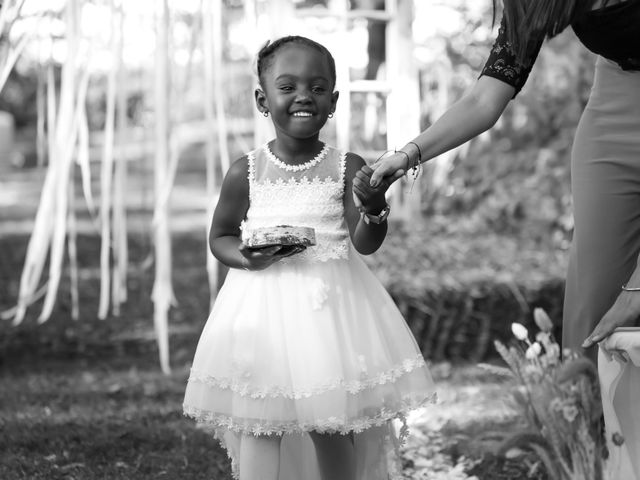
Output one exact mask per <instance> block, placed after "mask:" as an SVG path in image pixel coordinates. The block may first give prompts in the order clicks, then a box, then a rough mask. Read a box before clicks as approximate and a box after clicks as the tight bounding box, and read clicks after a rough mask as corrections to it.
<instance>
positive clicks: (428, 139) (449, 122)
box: [371, 75, 516, 186]
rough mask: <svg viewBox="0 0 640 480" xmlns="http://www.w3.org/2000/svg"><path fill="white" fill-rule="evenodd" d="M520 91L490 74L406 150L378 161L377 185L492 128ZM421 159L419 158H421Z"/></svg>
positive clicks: (374, 181) (403, 149)
mask: <svg viewBox="0 0 640 480" xmlns="http://www.w3.org/2000/svg"><path fill="white" fill-rule="evenodd" d="M515 92H516V89H515V88H514V87H512V86H511V85H509V84H507V83H505V82H503V81H501V80H498V79H496V78H493V77H489V76H486V75H483V76H481V77H480V78H479V79H478V80H477V81H476V83H475V84H474V86H473V87H472V88H471V90H470V91H469V92H468V93H467V94H465V95H464V96H463V97H462V98H461V99H460V100H458V101H457V102H456V103H454V104H453V105H452V106H451V107H449V109H448V110H447V111H446V112H445V113H444V114H442V116H441V117H440V118H439V119H438V120H436V122H435V123H434V124H433V125H431V126H430V127H429V128H427V129H426V130H425V131H424V132H422V133H421V134H420V135H418V136H417V137H416V138H414V139H413V143H415V144H417V147H416V145H413V144H412V142H408V143H407V144H406V145H405V146H404V147H403V148H402V151H403V152H405V153H406V154H407V155H408V156H409V159H408V161H407V155H405V154H404V153H395V154H394V155H389V156H388V157H385V158H383V159H382V160H380V161H379V162H377V163H376V164H375V165H374V166H373V169H374V170H375V171H374V173H373V176H372V178H371V182H372V185H374V186H375V185H377V184H378V183H379V182H380V181H381V179H382V178H384V177H390V178H391V179H392V181H393V180H397V179H398V178H400V177H402V176H403V175H404V174H405V173H406V171H407V169H409V168H412V167H413V166H414V165H417V162H420V163H422V162H426V161H427V160H429V159H431V158H433V157H437V156H438V155H440V154H442V153H444V152H447V151H449V150H451V149H452V148H455V147H457V146H459V145H462V144H463V143H465V142H467V141H468V140H471V139H472V138H473V137H475V136H477V135H479V134H481V133H482V132H484V131H486V130H488V129H489V128H491V127H492V126H493V125H495V123H496V122H497V121H498V119H499V118H500V116H501V115H502V112H504V110H505V108H506V107H507V105H508V104H509V100H511V98H512V97H513V95H514V93H515ZM420 154H421V156H420V157H419V155H420Z"/></svg>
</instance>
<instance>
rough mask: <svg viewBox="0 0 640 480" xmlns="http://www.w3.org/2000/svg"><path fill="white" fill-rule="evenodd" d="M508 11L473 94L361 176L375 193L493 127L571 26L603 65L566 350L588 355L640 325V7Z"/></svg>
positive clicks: (567, 4) (563, 0) (579, 1)
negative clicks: (550, 40)
mask: <svg viewBox="0 0 640 480" xmlns="http://www.w3.org/2000/svg"><path fill="white" fill-rule="evenodd" d="M503 3H504V15H503V19H502V22H501V26H500V30H499V34H498V38H497V40H496V42H495V44H494V46H493V48H492V50H491V54H490V56H489V59H488V61H487V63H486V65H485V67H484V69H483V71H482V74H481V76H480V78H479V79H478V81H477V82H476V84H475V85H474V86H473V88H472V89H471V90H470V91H469V92H468V93H467V94H466V95H465V96H464V97H463V98H461V99H460V100H459V101H458V102H457V103H455V104H454V105H452V106H451V107H450V108H449V110H448V111H447V112H445V113H444V114H443V115H442V116H441V117H440V118H439V119H438V120H437V121H436V122H435V123H434V124H433V125H432V126H431V127H430V128H429V129H427V130H425V131H424V132H422V133H421V134H420V135H419V136H418V137H416V138H415V139H413V141H411V142H409V143H407V145H406V146H405V147H404V148H403V149H402V151H400V152H398V153H396V154H394V155H391V156H389V157H387V158H385V159H383V160H382V161H380V162H379V163H377V164H376V165H375V166H374V170H375V171H374V172H373V173H372V174H371V172H370V171H363V172H362V173H363V174H364V175H371V183H372V185H376V184H377V183H378V182H380V180H381V179H382V178H383V177H385V176H393V178H394V179H397V178H400V176H402V175H403V174H404V173H405V172H406V171H407V170H408V169H409V168H411V167H414V166H416V165H417V164H418V162H424V161H426V160H428V159H430V158H433V157H435V156H437V155H439V154H441V153H443V152H446V151H447V150H450V149H451V148H454V147H456V146H458V145H460V144H462V143H464V142H466V141H467V140H469V139H471V138H473V137H475V136H476V135H478V134H480V133H481V132H483V131H485V130H487V129H489V128H490V127H492V126H493V125H494V124H495V122H496V121H497V120H498V118H499V117H500V115H501V114H502V112H503V111H504V109H505V108H506V106H507V104H508V102H509V100H510V99H511V98H514V97H515V96H516V95H517V94H518V92H519V91H520V89H521V88H522V86H523V85H524V83H525V82H526V79H527V76H528V74H529V72H530V70H531V67H532V66H533V63H534V62H535V59H536V56H537V54H538V52H539V49H540V47H541V45H542V42H543V40H544V38H545V37H551V36H554V35H555V34H557V33H559V32H561V31H562V30H564V29H565V28H567V27H568V26H571V27H572V28H573V29H574V31H575V33H576V34H577V36H578V37H579V38H580V40H581V41H582V43H584V44H585V46H587V48H589V49H590V50H592V51H593V52H595V53H597V54H598V55H599V57H598V60H597V62H596V74H595V79H594V84H593V88H592V92H591V95H590V99H589V102H588V104H587V106H586V108H585V111H584V112H583V115H582V118H581V120H580V123H579V126H578V128H577V131H576V136H575V141H574V146H573V150H572V167H571V168H572V191H573V197H574V217H575V231H574V239H573V245H572V250H571V255H570V261H569V269H568V274H567V286H566V292H565V303H564V319H563V345H564V347H568V348H573V349H576V348H579V347H580V346H582V347H585V348H586V347H590V346H591V345H593V344H594V343H595V342H598V341H600V340H602V339H603V338H604V337H606V336H607V335H609V334H610V333H611V332H612V331H613V329H614V328H616V327H617V326H621V325H630V324H632V323H633V322H634V321H635V320H636V319H637V318H638V317H639V316H640V292H635V291H630V290H629V289H631V288H634V287H640V268H639V267H638V253H639V252H640V208H638V207H640V0H591V1H586V0H526V1H525V0H504V2H503ZM494 7H495V5H494ZM623 285H624V286H623ZM621 286H623V287H622V290H621ZM594 327H595V329H594ZM589 332H591V334H589ZM592 353H593V352H592Z"/></svg>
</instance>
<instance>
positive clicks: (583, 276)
mask: <svg viewBox="0 0 640 480" xmlns="http://www.w3.org/2000/svg"><path fill="white" fill-rule="evenodd" d="M571 187H572V193H573V209H574V218H575V229H574V234H573V244H572V247H571V253H570V258H569V268H568V273H567V283H566V291H565V302H564V320H563V347H565V348H572V349H576V350H577V349H579V348H580V345H581V344H582V342H583V341H584V339H585V338H586V337H587V335H589V333H591V331H592V330H593V328H594V327H595V325H596V324H597V323H598V322H599V321H600V319H601V318H602V316H603V315H604V314H605V313H606V311H607V310H608V309H609V308H610V307H611V306H612V305H613V302H614V300H615V299H616V297H617V296H618V294H619V293H620V287H621V285H622V284H624V283H625V282H626V281H627V280H628V279H629V276H630V275H631V273H632V271H633V270H634V268H635V266H636V260H637V258H638V253H639V252H640V72H635V71H634V72H630V71H624V70H622V69H620V67H618V65H617V64H615V63H614V62H611V61H609V60H606V59H604V58H602V57H599V58H598V60H597V62H596V71H595V78H594V83H593V87H592V90H591V95H590V97H589V101H588V103H587V106H586V108H585V110H584V112H583V114H582V118H581V119H580V123H579V124H578V128H577V131H576V135H575V140H574V145H573V151H572V159H571ZM589 353H590V355H591V354H593V358H594V359H595V353H596V351H595V348H594V350H593V351H591V352H589Z"/></svg>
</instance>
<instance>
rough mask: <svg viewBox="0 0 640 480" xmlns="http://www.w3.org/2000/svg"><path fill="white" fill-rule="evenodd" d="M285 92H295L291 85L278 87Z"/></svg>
mask: <svg viewBox="0 0 640 480" xmlns="http://www.w3.org/2000/svg"><path fill="white" fill-rule="evenodd" d="M278 88H279V89H280V90H281V91H283V92H291V91H293V87H292V86H291V85H282V86H280V87H278Z"/></svg>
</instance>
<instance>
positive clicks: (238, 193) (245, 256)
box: [209, 156, 286, 270]
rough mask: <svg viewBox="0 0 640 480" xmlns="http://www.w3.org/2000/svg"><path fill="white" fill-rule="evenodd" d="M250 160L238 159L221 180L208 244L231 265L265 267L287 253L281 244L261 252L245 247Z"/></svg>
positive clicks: (245, 158) (257, 268) (219, 256)
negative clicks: (243, 232)
mask: <svg viewBox="0 0 640 480" xmlns="http://www.w3.org/2000/svg"><path fill="white" fill-rule="evenodd" d="M247 169H248V159H247V157H246V156H245V157H242V158H240V159H239V160H237V161H235V162H234V163H233V165H231V168H229V171H228V172H227V175H226V176H225V178H224V181H223V182H222V188H221V190H220V197H219V198H218V204H217V205H216V208H215V211H214V213H213V219H212V220H211V229H210V231H209V247H210V248H211V253H213V256H214V257H216V258H217V259H218V260H220V262H222V263H223V264H224V265H226V266H228V267H230V268H243V269H245V270H262V269H264V268H267V267H268V266H270V265H272V264H273V263H275V262H277V261H278V260H280V259H281V258H282V257H284V256H286V255H280V254H278V251H279V250H280V247H271V248H264V249H261V250H259V251H255V250H250V249H248V248H246V247H245V246H244V245H243V243H242V241H241V232H240V224H241V223H242V220H244V218H245V216H246V215H247V210H248V209H249V180H248V175H247V171H248V170H247Z"/></svg>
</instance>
